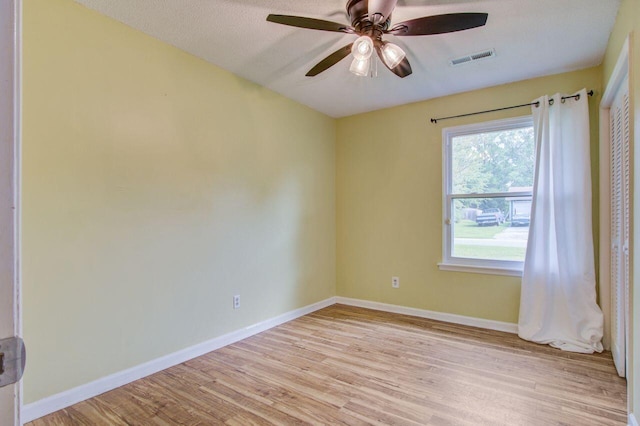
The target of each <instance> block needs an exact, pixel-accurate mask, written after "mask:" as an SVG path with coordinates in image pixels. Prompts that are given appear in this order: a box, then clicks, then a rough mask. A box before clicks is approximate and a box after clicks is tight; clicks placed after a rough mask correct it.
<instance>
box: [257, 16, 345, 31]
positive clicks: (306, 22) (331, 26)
mask: <svg viewBox="0 0 640 426" xmlns="http://www.w3.org/2000/svg"><path fill="white" fill-rule="evenodd" d="M267 21H269V22H274V23H276V24H282V25H289V26H292V27H298V28H308V29H310V30H322V31H335V32H339V33H352V32H353V28H351V27H350V26H348V25H345V24H339V23H337V22H331V21H323V20H322V19H314V18H305V17H302V16H289V15H273V14H271V15H269V16H267Z"/></svg>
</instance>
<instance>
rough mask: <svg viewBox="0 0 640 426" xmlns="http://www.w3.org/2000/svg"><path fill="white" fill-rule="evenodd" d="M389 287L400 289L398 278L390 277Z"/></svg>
mask: <svg viewBox="0 0 640 426" xmlns="http://www.w3.org/2000/svg"><path fill="white" fill-rule="evenodd" d="M391 287H393V288H400V277H391Z"/></svg>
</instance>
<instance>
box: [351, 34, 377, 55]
mask: <svg viewBox="0 0 640 426" xmlns="http://www.w3.org/2000/svg"><path fill="white" fill-rule="evenodd" d="M351 53H353V57H354V58H356V59H358V60H360V61H362V60H364V59H369V58H370V57H371V55H372V54H373V40H371V37H369V36H362V37H358V39H357V40H356V41H355V42H353V46H351Z"/></svg>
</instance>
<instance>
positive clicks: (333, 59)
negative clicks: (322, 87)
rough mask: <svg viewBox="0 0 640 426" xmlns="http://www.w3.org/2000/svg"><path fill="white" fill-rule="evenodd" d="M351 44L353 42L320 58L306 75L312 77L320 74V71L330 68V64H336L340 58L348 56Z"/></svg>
mask: <svg viewBox="0 0 640 426" xmlns="http://www.w3.org/2000/svg"><path fill="white" fill-rule="evenodd" d="M351 46H353V43H350V44H348V45H346V46H344V47H341V48H340V49H338V50H336V51H335V52H333V53H332V54H331V55H329V56H327V57H326V58H324V59H323V60H321V61H320V62H318V63H317V64H316V66H315V67H313V68H311V69H310V70H309V72H308V73H307V74H306V76H307V77H314V76H316V75H318V74H320V73H321V72H323V71H326V70H327V69H329V68H331V67H332V66H334V65H335V64H337V63H338V62H340V61H341V60H343V59H344V58H346V57H347V56H349V54H350V53H351Z"/></svg>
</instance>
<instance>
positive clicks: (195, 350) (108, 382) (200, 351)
mask: <svg viewBox="0 0 640 426" xmlns="http://www.w3.org/2000/svg"><path fill="white" fill-rule="evenodd" d="M335 303H336V300H335V297H331V298H329V299H326V300H323V301H320V302H317V303H314V304H311V305H308V306H305V307H302V308H299V309H295V310H293V311H290V312H287V313H284V314H282V315H278V316H277V317H275V318H271V319H268V320H265V321H262V322H259V323H257V324H253V325H250V326H248V327H245V328H243V329H240V330H237V331H233V332H231V333H228V334H225V335H222V336H220V337H216V338H214V339H211V340H208V341H206V342H203V343H199V344H197V345H194V346H191V347H188V348H185V349H182V350H180V351H178V352H174V353H172V354H169V355H166V356H163V357H160V358H157V359H154V360H151V361H149V362H146V363H144V364H140V365H137V366H135V367H132V368H129V369H127V370H123V371H119V372H117V373H114V374H111V375H109V376H106V377H103V378H101V379H98V380H95V381H93V382H89V383H87V384H84V385H81V386H78V387H76V388H73V389H69V390H67V391H64V392H61V393H58V394H56V395H52V396H49V397H47V398H43V399H41V400H39V401H36V402H32V403H30V404H26V405H24V406H23V407H22V409H21V411H20V415H21V420H22V422H24V423H27V422H30V421H32V420H35V419H38V418H40V417H42V416H45V415H47V414H51V413H53V412H55V411H58V410H61V409H63V408H66V407H69V406H70V405H73V404H76V403H78V402H81V401H84V400H86V399H89V398H93V397H94V396H97V395H100V394H102V393H105V392H108V391H110V390H113V389H115V388H118V387H120V386H123V385H126V384H127V383H131V382H133V381H135V380H138V379H141V378H143V377H146V376H149V375H151V374H154V373H157V372H158V371H162V370H165V369H167V368H169V367H173V366H174V365H178V364H181V363H183V362H185V361H189V360H190V359H193V358H196V357H199V356H201V355H204V354H206V353H208V352H211V351H215V350H216V349H220V348H222V347H224V346H227V345H230V344H232V343H235V342H238V341H240V340H242V339H246V338H247V337H251V336H253V335H255V334H258V333H261V332H263V331H265V330H268V329H270V328H273V327H276V326H278V325H280V324H284V323H285V322H288V321H291V320H294V319H296V318H299V317H301V316H304V315H307V314H310V313H311V312H315V311H317V310H319V309H322V308H326V307H327V306H331V305H333V304H335Z"/></svg>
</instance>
